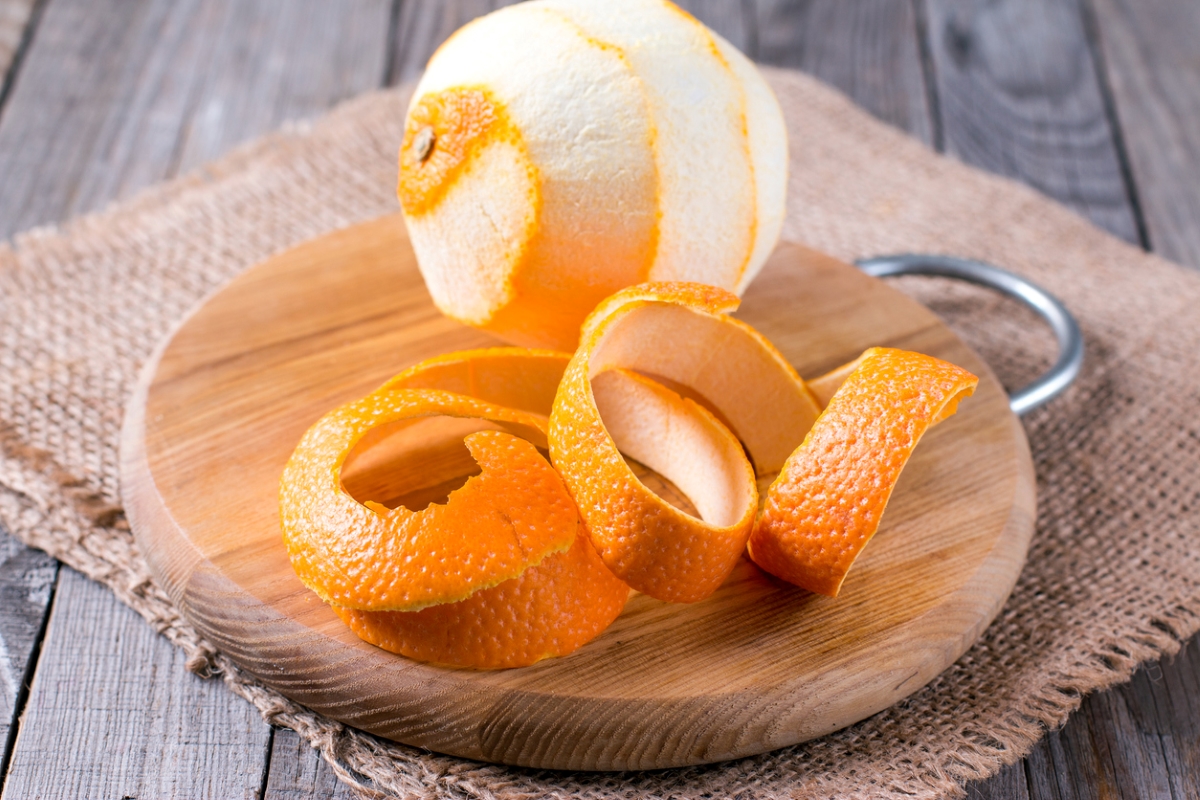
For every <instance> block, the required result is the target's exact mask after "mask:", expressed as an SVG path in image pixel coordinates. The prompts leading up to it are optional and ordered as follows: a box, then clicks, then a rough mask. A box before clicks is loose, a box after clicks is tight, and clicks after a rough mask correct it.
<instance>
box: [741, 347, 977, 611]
mask: <svg viewBox="0 0 1200 800" xmlns="http://www.w3.org/2000/svg"><path fill="white" fill-rule="evenodd" d="M853 363H854V364H855V367H854V369H853V371H851V372H850V374H849V376H848V377H846V378H845V380H844V382H842V383H841V385H840V388H838V389H837V391H836V393H835V394H834V395H833V397H832V398H831V399H830V401H829V404H828V406H827V407H826V409H825V411H824V412H823V413H822V414H821V416H820V417H819V418H818V419H817V421H816V424H814V425H813V427H812V430H811V431H809V433H808V435H807V437H806V438H805V440H804V443H803V444H802V445H801V446H800V448H799V449H798V450H796V452H795V453H793V454H792V456H791V457H790V458H789V459H788V460H787V463H786V464H785V465H784V467H783V470H782V472H780V474H779V477H778V478H777V479H776V481H775V482H774V483H773V484H772V485H771V487H770V489H769V490H768V492H767V499H766V503H765V505H764V507H763V512H762V515H761V516H760V517H759V520H758V522H757V524H756V525H755V528H754V532H753V534H752V535H751V537H750V540H749V543H748V547H749V554H750V557H751V559H753V560H754V562H755V563H756V564H758V566H760V567H762V568H763V569H764V570H766V571H767V572H770V573H771V574H773V575H776V576H778V577H780V578H782V579H784V580H786V581H788V582H790V583H794V584H796V585H797V586H801V587H803V588H805V589H809V590H810V591H813V592H818V593H820V594H825V595H829V596H831V597H836V596H837V594H838V591H839V590H840V589H841V586H842V582H843V581H844V580H845V578H846V573H847V572H848V571H849V570H850V567H851V565H852V564H853V563H854V560H855V559H856V558H857V557H858V554H859V553H860V552H861V551H862V549H863V547H865V546H866V544H867V542H868V541H869V540H870V539H871V537H872V536H873V535H874V534H875V531H876V530H877V529H878V527H879V522H880V519H881V518H882V516H883V512H884V509H885V507H886V506H887V503H888V499H889V498H890V497H891V494H892V490H893V488H895V485H896V481H897V480H898V479H899V477H900V472H901V470H903V469H904V465H905V464H906V463H907V462H908V459H909V456H911V455H912V452H913V449H914V448H915V447H916V446H917V442H918V441H919V440H920V438H921V436H922V435H923V434H924V433H925V431H926V430H928V429H929V428H930V427H931V426H932V425H934V424H936V423H937V422H939V421H941V420H943V419H945V418H946V417H948V416H950V415H951V414H953V413H954V412H955V410H956V409H957V407H958V403H959V401H960V400H962V399H963V398H964V397H967V396H969V395H970V394H971V393H972V392H974V391H975V387H976V385H977V384H978V383H979V379H978V378H976V377H975V376H974V375H972V374H971V373H970V372H967V371H966V370H964V369H962V368H960V367H956V366H954V365H953V364H948V363H946V362H945V361H940V360H938V359H936V358H933V357H931V356H926V355H922V354H920V353H911V352H907V351H903V350H891V349H886V348H872V349H870V350H868V351H866V352H865V353H864V354H863V355H862V357H861V358H859V359H858V360H857V361H856V362H853ZM835 372H838V371H837V370H835Z"/></svg>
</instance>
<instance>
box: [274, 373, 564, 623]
mask: <svg viewBox="0 0 1200 800" xmlns="http://www.w3.org/2000/svg"><path fill="white" fill-rule="evenodd" d="M435 416H437V417H451V418H471V419H480V420H490V421H493V422H496V423H499V424H500V425H501V426H502V427H507V428H508V429H509V430H512V431H514V432H516V433H518V434H520V436H523V437H524V438H520V437H519V436H514V435H512V434H511V433H506V432H504V431H497V430H484V431H478V432H475V433H472V434H470V435H468V436H467V437H466V438H465V439H464V440H463V441H464V443H465V444H466V446H467V448H468V450H469V451H470V455H471V456H472V457H473V458H474V460H475V461H476V462H477V463H478V465H479V467H480V468H481V470H482V472H481V474H480V475H477V476H474V477H472V478H470V479H468V480H467V482H466V483H465V484H464V485H463V486H462V487H461V488H460V489H458V490H456V491H455V492H453V493H452V494H451V496H450V498H449V501H448V502H447V503H446V504H445V505H438V504H432V505H429V506H427V507H426V508H424V509H422V510H420V511H411V510H409V509H408V508H405V507H403V506H399V507H397V508H392V509H389V508H388V507H386V506H385V505H382V504H381V503H379V502H374V501H371V500H368V501H367V502H365V503H360V502H359V501H358V500H356V499H355V498H354V497H353V496H351V494H350V493H349V492H348V491H347V490H346V488H345V487H344V486H343V485H342V481H341V470H342V466H343V464H344V463H345V461H346V459H347V456H348V455H350V453H351V451H352V450H353V449H354V447H355V445H356V444H358V443H359V442H360V440H362V439H363V438H364V437H366V436H367V434H369V433H372V432H378V431H379V430H381V429H386V428H385V426H388V425H391V424H395V423H404V422H409V421H412V420H418V419H421V418H427V417H435ZM543 426H544V422H543V420H542V418H540V417H538V416H535V415H533V414H529V413H527V412H522V411H515V410H512V409H506V408H503V407H500V406H495V405H491V404H489V403H484V402H482V401H479V400H475V399H473V398H470V397H465V396H462V395H456V394H451V393H449V392H440V391H432V390H427V389H425V390H405V391H390V392H375V393H372V394H371V395H368V396H367V397H365V398H363V399H362V400H359V401H357V402H353V403H348V404H346V405H344V406H341V407H339V408H337V409H335V410H334V411H332V412H330V413H329V414H327V415H326V416H325V417H323V418H322V419H321V420H320V421H318V422H317V424H316V425H314V426H313V427H312V428H311V429H310V430H309V431H308V433H306V434H305V436H304V438H303V439H302V440H301V442H300V444H299V445H298V446H297V448H296V450H295V452H294V453H293V455H292V457H291V459H290V460H289V461H288V464H287V466H286V467H285V469H284V472H283V476H282V479H281V482H280V519H281V524H282V528H283V533H284V539H285V541H286V543H287V546H288V553H289V555H290V556H291V560H292V566H293V567H294V568H295V570H296V574H297V575H298V576H299V577H300V579H301V580H302V581H303V582H304V583H305V585H307V586H308V587H309V588H311V589H312V590H313V591H314V592H316V593H317V594H318V595H319V596H320V597H321V598H322V599H323V600H325V601H326V602H329V603H331V604H333V605H338V606H346V607H351V608H357V609H360V610H364V611H416V610H419V609H421V608H425V607H427V606H432V605H438V604H441V603H452V602H456V601H459V600H463V599H465V598H467V597H469V596H470V595H472V594H474V593H475V592H477V591H479V590H481V589H486V588H488V587H491V586H495V585H496V584H498V583H501V582H502V581H506V580H509V579H511V578H515V577H517V576H518V575H520V574H521V573H522V572H524V571H525V570H526V569H528V568H529V567H531V566H533V565H535V564H537V563H539V562H540V561H541V560H542V559H544V558H545V557H546V556H548V555H550V554H552V553H557V552H562V551H564V550H566V549H567V548H568V547H570V546H571V543H572V542H573V541H574V538H575V533H576V528H577V527H578V525H577V521H578V517H577V514H576V511H575V507H574V504H573V503H572V501H571V498H570V497H569V496H568V495H567V493H566V491H565V490H564V488H563V485H562V481H561V480H560V479H559V477H558V475H557V474H556V473H555V471H554V469H553V468H552V467H551V466H550V464H549V463H547V462H546V460H545V458H544V457H543V456H542V455H541V454H540V453H538V451H537V449H536V448H535V446H534V445H533V444H532V443H531V442H529V441H527V439H529V438H534V439H536V438H540V436H539V435H540V434H541V433H542V431H543V430H544V427H543Z"/></svg>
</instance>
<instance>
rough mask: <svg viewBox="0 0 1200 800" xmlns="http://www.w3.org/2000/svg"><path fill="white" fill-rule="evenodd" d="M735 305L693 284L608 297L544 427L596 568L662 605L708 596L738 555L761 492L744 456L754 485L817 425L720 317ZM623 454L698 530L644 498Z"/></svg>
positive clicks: (788, 382)
mask: <svg viewBox="0 0 1200 800" xmlns="http://www.w3.org/2000/svg"><path fill="white" fill-rule="evenodd" d="M737 304H738V300H737V297H736V296H734V295H733V294H732V293H730V292H727V291H725V290H722V289H718V288H715V287H711V286H706V285H703V284H695V283H656V284H642V285H639V286H634V287H630V288H628V289H625V290H622V291H620V292H618V293H616V294H615V295H612V296H611V297H609V298H607V299H606V300H604V301H603V302H601V303H600V304H599V305H598V306H597V307H596V309H595V310H594V311H593V312H592V314H591V316H590V317H588V319H587V321H586V322H585V323H584V325H583V328H582V331H581V336H580V345H579V349H578V350H577V351H576V352H575V355H574V356H573V357H572V359H571V362H570V364H569V365H568V367H567V369H566V373H565V374H564V375H563V380H562V384H561V385H560V387H559V390H558V394H557V396H556V398H555V402H554V410H553V412H552V413H551V415H550V432H549V442H550V455H551V460H552V461H553V462H554V466H555V468H557V469H558V471H559V473H560V474H561V475H562V477H563V482H564V483H565V484H566V486H567V489H568V490H569V491H570V493H571V496H572V497H573V498H574V499H575V502H576V504H577V505H578V507H579V509H580V513H581V515H582V516H583V518H584V521H585V523H586V525H587V529H588V533H589V535H590V536H591V539H592V543H593V544H594V545H595V546H596V549H597V551H598V552H599V554H600V557H601V558H602V559H603V560H604V563H605V564H606V565H607V566H608V568H609V569H611V570H612V571H613V572H615V573H616V574H617V576H618V577H620V578H621V579H622V580H624V581H625V582H626V583H628V584H629V585H630V586H632V587H633V588H635V589H637V590H638V591H641V592H643V593H645V594H648V595H650V596H652V597H655V598H657V599H659V600H664V601H668V602H695V601H698V600H701V599H703V598H705V597H707V596H708V595H709V594H711V593H712V592H713V591H714V590H715V589H716V588H717V587H718V586H720V584H721V583H722V582H723V581H724V580H725V578H726V577H728V575H729V573H730V572H731V571H732V570H733V567H734V565H735V564H736V563H737V560H738V558H739V557H740V556H741V553H742V551H743V550H744V549H745V545H746V539H747V537H748V536H749V534H750V530H751V526H752V525H753V523H754V516H755V512H756V510H757V506H758V490H757V487H756V485H755V470H754V469H753V468H752V467H751V465H750V464H749V462H748V461H747V460H746V457H745V455H744V453H743V451H742V443H744V444H745V446H746V450H747V451H749V453H750V455H751V457H752V458H753V459H754V462H755V465H756V466H757V467H758V469H759V471H760V472H770V471H774V470H777V469H779V467H780V466H782V464H783V462H784V461H785V460H786V458H787V456H788V455H789V454H790V453H791V452H792V450H794V449H795V447H796V446H798V445H799V443H800V442H801V441H802V440H803V437H804V434H805V433H806V432H807V430H808V428H809V427H811V425H812V422H813V420H814V419H815V418H816V416H817V414H818V413H819V408H818V407H817V404H816V401H815V399H814V398H813V397H812V395H811V393H809V391H808V390H807V388H806V387H805V386H804V382H803V381H801V380H800V378H799V376H798V375H796V373H795V370H793V369H792V367H791V366H790V365H789V364H788V363H787V361H786V360H785V359H784V358H783V356H782V355H781V354H780V353H779V352H778V351H777V350H776V349H775V348H774V347H773V346H772V345H771V344H770V342H768V341H767V340H766V339H765V338H763V337H762V335H761V334H759V333H758V332H757V331H755V330H754V329H753V328H751V327H750V326H748V325H745V324H744V323H741V322H739V321H737V320H734V319H732V318H731V317H729V316H728V315H727V314H726V312H727V311H730V310H732V309H734V308H736V307H737ZM675 387H679V388H680V389H681V391H684V392H686V393H688V394H689V395H692V396H690V397H684V396H682V395H681V394H680V393H678V392H676V391H674V388H675ZM723 423H724V424H723ZM726 425H728V427H726ZM739 439H740V440H741V442H739V441H738V440H739ZM622 451H624V452H625V453H627V454H629V455H630V456H631V457H633V458H636V459H638V460H642V461H644V462H645V463H647V466H650V467H651V468H653V469H656V470H657V471H659V472H660V473H662V474H663V475H664V476H665V477H666V478H668V479H670V480H671V481H673V482H674V483H675V484H676V485H678V486H679V488H680V489H681V490H682V491H683V493H684V494H685V495H687V496H688V498H689V499H690V500H691V501H692V502H693V504H694V505H695V506H696V507H697V509H698V510H699V511H700V515H701V518H699V519H697V518H696V517H693V516H691V515H690V514H686V513H684V512H682V511H680V510H678V509H676V508H675V507H673V506H671V505H670V504H669V503H667V502H666V501H665V500H663V499H662V498H660V497H659V496H658V495H656V494H655V493H654V492H652V491H650V490H649V489H648V488H647V487H645V486H644V485H643V484H642V483H641V482H640V481H639V480H638V479H637V477H636V476H635V475H634V473H633V471H632V470H631V469H630V467H629V466H628V465H627V464H626V463H625V461H624V459H623V458H622Z"/></svg>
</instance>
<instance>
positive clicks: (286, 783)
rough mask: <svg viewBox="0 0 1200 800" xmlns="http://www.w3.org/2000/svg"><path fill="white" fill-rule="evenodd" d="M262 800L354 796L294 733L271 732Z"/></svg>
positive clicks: (341, 799) (337, 799)
mask: <svg viewBox="0 0 1200 800" xmlns="http://www.w3.org/2000/svg"><path fill="white" fill-rule="evenodd" d="M270 773H271V774H270V778H269V780H268V781H267V788H266V791H265V792H264V793H263V797H262V800H309V798H318V797H319V798H327V799H328V800H353V799H354V798H356V797H357V795H356V794H355V793H354V792H353V791H352V790H351V789H350V787H349V786H347V785H346V784H344V783H342V782H341V781H340V780H338V777H337V774H336V773H334V771H333V768H332V767H330V766H329V764H327V763H325V759H323V758H321V754H320V753H318V752H317V751H316V750H314V749H312V747H311V746H309V744H308V742H306V741H304V740H303V739H301V738H300V735H299V734H297V733H296V732H295V731H290V730H287V729H286V728H280V729H278V730H276V731H275V741H274V745H273V747H272V749H271V770H270Z"/></svg>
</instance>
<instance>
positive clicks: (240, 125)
mask: <svg viewBox="0 0 1200 800" xmlns="http://www.w3.org/2000/svg"><path fill="white" fill-rule="evenodd" d="M390 10H391V9H390V3H389V2H388V0H345V2H341V3H322V2H320V0H306V1H305V2H296V3H286V4H283V5H277V4H274V3H267V2H253V3H250V2H242V3H239V2H236V1H235V0H211V1H205V0H179V2H170V0H139V1H138V2H124V3H122V2H111V0H105V2H103V3H99V4H98V3H95V2H86V1H85V0H50V1H49V2H48V4H47V6H46V9H45V11H44V13H43V19H42V21H41V24H40V26H39V29H38V33H37V36H36V37H35V39H34V41H33V42H32V45H31V46H30V48H29V51H28V53H27V54H26V59H25V63H24V64H23V65H22V68H21V72H20V74H19V76H18V79H17V81H16V82H15V84H14V86H13V90H12V93H11V96H10V97H9V101H8V103H7V106H6V108H5V111H4V115H3V119H2V121H0V185H2V186H4V189H5V190H4V192H3V193H0V236H8V235H11V234H13V233H14V232H16V231H19V230H22V229H24V228H28V227H30V226H32V225H36V224H42V223H47V222H55V221H58V220H61V219H64V218H66V217H69V216H72V215H75V214H79V213H83V212H86V211H90V210H93V209H96V208H99V207H101V206H103V205H105V204H107V203H109V202H111V201H113V200H114V199H119V198H122V197H127V196H129V195H130V194H132V193H133V192H135V191H136V190H137V189H139V188H142V187H144V186H147V185H149V184H152V183H155V182H158V181H161V180H163V179H165V178H168V177H170V176H172V175H175V174H177V173H179V172H180V171H181V170H187V169H191V168H193V167H195V166H197V165H199V164H200V163H203V162H204V161H206V160H208V159H210V158H213V157H215V156H216V155H218V154H220V153H222V152H224V151H225V150H227V149H228V148H229V147H230V146H232V145H234V144H236V143H238V142H240V141H243V140H245V139H247V138H249V137H251V136H253V135H255V134H258V133H262V132H265V131H267V130H271V129H272V128H274V127H276V126H277V125H279V124H280V123H281V122H283V121H286V120H289V119H297V118H304V117H310V116H314V115H316V114H317V113H319V112H320V111H322V110H324V109H326V108H328V107H329V106H330V105H332V104H333V103H336V102H337V101H339V100H342V99H344V98H346V97H349V96H352V95H354V94H357V93H359V92H361V91H363V90H365V89H368V88H372V87H375V86H378V85H379V83H380V80H381V78H382V76H383V72H384V66H385V62H386V58H385V56H386V49H385V47H386V39H387V26H388V21H389V19H390Z"/></svg>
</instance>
